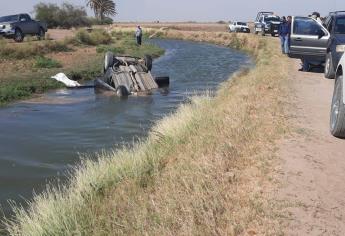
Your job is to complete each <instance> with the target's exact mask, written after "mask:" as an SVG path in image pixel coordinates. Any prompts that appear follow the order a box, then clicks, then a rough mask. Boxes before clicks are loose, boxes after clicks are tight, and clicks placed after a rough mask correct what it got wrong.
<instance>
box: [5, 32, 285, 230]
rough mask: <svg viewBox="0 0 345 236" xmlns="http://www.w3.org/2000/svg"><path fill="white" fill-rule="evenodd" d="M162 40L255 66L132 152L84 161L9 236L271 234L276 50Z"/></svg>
mask: <svg viewBox="0 0 345 236" xmlns="http://www.w3.org/2000/svg"><path fill="white" fill-rule="evenodd" d="M166 37H173V38H181V39H189V40H191V39H194V40H198V41H203V40H204V41H210V42H212V43H217V44H223V45H226V46H232V47H235V48H240V49H243V50H246V51H250V52H251V53H252V55H253V56H254V57H255V59H256V62H257V66H256V68H255V69H253V70H251V71H245V72H242V73H240V74H238V75H236V76H234V77H232V79H231V80H230V81H227V82H225V83H223V85H222V86H221V88H220V89H219V91H218V92H217V95H216V96H215V97H210V96H202V97H197V98H194V99H191V101H190V102H189V103H186V104H184V105H182V106H181V107H180V108H179V109H178V110H177V111H176V112H175V113H174V114H173V115H171V116H169V117H167V118H164V119H163V120H161V121H160V122H158V123H157V124H156V125H155V127H154V128H153V129H152V130H151V132H150V134H149V136H148V137H147V138H146V139H143V140H142V141H141V142H138V143H137V144H136V145H134V147H131V148H123V150H121V151H117V152H116V153H106V154H104V155H100V159H99V160H98V161H97V162H94V161H85V162H84V163H83V165H82V166H81V167H80V168H79V170H78V171H77V172H76V174H75V175H74V177H72V178H71V185H70V186H69V187H66V188H62V189H59V190H51V191H50V193H49V194H48V195H46V196H43V195H42V196H39V197H37V198H36V199H35V202H34V203H32V204H31V208H29V213H28V215H27V213H25V212H24V211H20V210H19V211H18V212H17V217H18V218H17V220H18V221H16V222H14V223H10V222H9V224H8V227H7V229H8V230H9V231H10V233H11V234H14V235H41V234H53V235H54V234H62V235H69V234H71V233H76V234H86V235H88V234H100V233H101V232H102V233H104V234H108V233H115V234H145V233H146V234H183V233H187V234H188V233H189V234H198V233H199V234H200V233H203V234H215V233H218V234H228V235H232V234H233V235H235V234H240V233H245V232H249V231H250V230H252V229H255V231H254V230H253V231H254V232H256V233H258V234H260V233H264V234H266V233H271V234H276V233H279V228H278V227H277V222H276V217H275V216H274V212H272V208H274V207H272V206H270V204H269V202H268V199H269V198H268V197H267V194H268V193H269V191H268V189H269V188H270V187H271V186H272V185H274V183H272V176H271V175H272V173H271V172H270V171H267V170H268V169H270V168H269V167H271V165H273V164H274V141H275V140H276V139H278V138H279V137H280V136H281V135H282V134H283V133H284V131H285V128H286V127H285V123H284V121H285V118H284V109H283V107H284V102H285V100H284V96H283V95H284V93H285V92H286V91H285V90H284V88H285V87H284V86H285V81H286V78H287V72H286V71H285V67H284V63H285V62H286V59H284V58H281V55H280V51H279V47H278V42H276V41H271V40H270V39H260V38H258V37H255V36H252V35H248V36H244V35H241V36H234V34H231V35H229V34H219V33H202V32H196V33H195V32H194V33H189V32H173V31H170V32H168V33H167V34H166ZM253 231H250V232H253Z"/></svg>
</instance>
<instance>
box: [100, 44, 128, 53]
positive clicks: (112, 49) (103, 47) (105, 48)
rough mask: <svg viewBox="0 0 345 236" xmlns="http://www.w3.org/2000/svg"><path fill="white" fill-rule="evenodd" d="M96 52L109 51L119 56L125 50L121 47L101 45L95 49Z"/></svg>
mask: <svg viewBox="0 0 345 236" xmlns="http://www.w3.org/2000/svg"><path fill="white" fill-rule="evenodd" d="M96 51H97V53H105V52H109V51H110V52H112V53H114V54H115V55H121V54H124V53H125V51H126V50H125V49H124V48H121V47H115V46H106V45H101V46H98V47H97V48H96Z"/></svg>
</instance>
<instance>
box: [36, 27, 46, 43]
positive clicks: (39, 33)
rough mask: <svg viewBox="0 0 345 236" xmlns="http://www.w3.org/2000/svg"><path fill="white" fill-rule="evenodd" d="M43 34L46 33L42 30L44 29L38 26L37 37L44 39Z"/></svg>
mask: <svg viewBox="0 0 345 236" xmlns="http://www.w3.org/2000/svg"><path fill="white" fill-rule="evenodd" d="M45 35H46V32H45V31H44V29H43V28H42V27H40V29H39V31H38V35H37V39H38V40H42V39H44V37H45Z"/></svg>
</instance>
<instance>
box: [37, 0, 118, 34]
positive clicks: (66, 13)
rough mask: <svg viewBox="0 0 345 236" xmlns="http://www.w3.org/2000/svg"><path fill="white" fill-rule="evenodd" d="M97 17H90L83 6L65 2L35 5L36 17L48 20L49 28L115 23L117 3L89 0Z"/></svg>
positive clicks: (88, 3) (106, 0)
mask: <svg viewBox="0 0 345 236" xmlns="http://www.w3.org/2000/svg"><path fill="white" fill-rule="evenodd" d="M86 6H87V7H90V8H91V9H92V10H93V12H94V14H95V17H89V16H88V15H87V12H86V9H85V7H83V6H75V5H73V4H70V3H67V2H64V3H62V4H61V5H57V4H54V3H44V2H41V3H38V4H37V5H35V6H34V12H35V18H36V20H40V21H42V22H46V23H47V24H48V27H49V28H57V27H60V28H67V29H68V28H71V27H83V26H91V25H99V24H111V23H113V20H112V18H111V17H112V16H115V15H116V14H117V12H116V4H115V2H114V1H113V0H87V1H86Z"/></svg>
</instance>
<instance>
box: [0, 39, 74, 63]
mask: <svg viewBox="0 0 345 236" xmlns="http://www.w3.org/2000/svg"><path fill="white" fill-rule="evenodd" d="M71 50H72V49H71V48H70V47H69V46H68V45H67V43H66V42H61V41H42V42H28V43H21V44H15V43H8V42H6V41H5V40H2V41H0V57H1V58H2V59H13V60H22V59H27V58H32V57H35V56H43V55H45V54H48V53H53V52H68V51H71Z"/></svg>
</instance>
